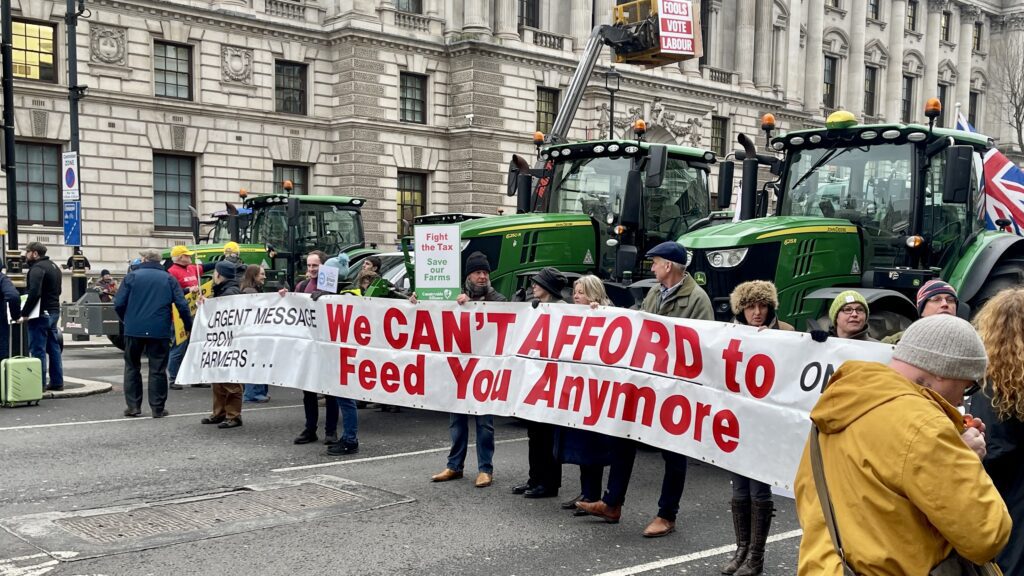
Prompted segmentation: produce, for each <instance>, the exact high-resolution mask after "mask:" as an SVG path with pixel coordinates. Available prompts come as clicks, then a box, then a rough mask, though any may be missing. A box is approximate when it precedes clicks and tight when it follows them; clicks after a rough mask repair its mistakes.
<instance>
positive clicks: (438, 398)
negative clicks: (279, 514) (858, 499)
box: [178, 294, 892, 489]
mask: <svg viewBox="0 0 1024 576" xmlns="http://www.w3.org/2000/svg"><path fill="white" fill-rule="evenodd" d="M891 351H892V347H891V346H886V345H881V344H872V343H866V342H858V341H853V340H840V339H837V338H831V339H829V340H828V341H826V342H825V343H818V342H814V341H812V340H811V338H810V336H809V335H808V334H805V333H799V332H782V331H777V330H764V331H761V332H758V331H757V330H756V329H754V328H751V327H749V326H739V325H733V324H724V323H720V322H707V321H700V320H678V319H672V318H666V317H661V316H654V315H650V314H647V313H644V312H639V311H633V310H625V309H622V308H598V309H591V308H589V307H585V306H575V305H569V304H559V305H549V304H541V305H540V306H538V307H537V308H533V307H531V306H528V305H525V304H516V303H474V302H470V303H467V304H465V305H462V306H459V305H457V304H454V303H450V302H444V303H442V302H420V303H419V304H418V305H417V304H412V303H409V302H406V301H403V300H387V299H377V298H359V297H356V296H333V297H324V298H320V299H319V300H318V301H316V302H314V301H312V299H311V298H309V297H308V296H305V295H300V294H288V295H286V296H284V297H281V296H279V295H277V294H262V295H244V296H228V297H222V298H214V299H212V300H208V301H206V302H205V303H204V304H203V305H202V306H200V308H199V313H198V317H197V319H196V322H195V326H194V330H193V332H192V345H191V346H190V347H189V349H188V353H187V355H186V357H185V362H184V363H183V364H182V368H181V372H180V373H179V374H178V381H179V382H181V383H184V384H198V383H214V382H246V383H256V384H271V385H274V386H287V387H291V388H299V389H302V390H308V391H310V392H318V393H323V394H328V395H332V396H342V397H347V398H355V399H361V400H366V401H369V402H380V403H384V404H394V405H400V406H409V407H414V408H425V409H428V410H439V411H445V412H460V413H465V414H482V413H483V414H495V415H499V416H517V417H520V418H525V419H527V420H534V421H538V422H548V423H551V424H557V425H560V426H570V427H575V428H582V429H586V430H594V431H597V432H601V433H604V434H611V435H614V436H620V437H628V438H632V439H635V440H638V441H640V442H643V443H645V444H649V445H652V446H656V447H659V448H666V449H669V450H672V451H675V452H679V453H682V454H686V455H688V456H691V457H694V458H699V459H701V460H704V461H706V462H709V463H712V464H714V465H716V466H721V467H723V468H726V469H729V470H732V471H735V472H737V473H740V474H743V475H745V476H749V477H752V478H755V479H758V480H761V481H764V482H769V483H771V484H775V485H776V486H780V487H784V488H787V489H788V488H790V487H791V484H792V480H793V477H794V475H795V473H796V468H797V464H798V463H799V460H800V455H801V452H802V450H803V446H804V442H805V440H806V439H807V431H808V428H809V423H810V420H809V419H808V413H809V411H810V409H811V408H812V407H813V406H814V403H815V402H816V401H817V398H818V396H819V394H820V393H821V389H822V386H823V385H824V383H825V382H826V381H827V380H828V378H829V376H830V375H831V374H832V372H833V371H834V370H835V369H836V368H838V366H839V365H840V364H842V362H844V361H845V360H848V359H858V360H873V361H880V362H885V361H887V360H888V358H889V356H890V354H891Z"/></svg>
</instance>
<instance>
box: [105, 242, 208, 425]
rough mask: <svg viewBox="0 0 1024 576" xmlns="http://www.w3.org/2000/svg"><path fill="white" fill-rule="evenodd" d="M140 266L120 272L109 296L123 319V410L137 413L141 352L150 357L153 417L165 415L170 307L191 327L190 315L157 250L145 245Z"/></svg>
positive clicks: (171, 324) (171, 326)
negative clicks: (123, 274) (115, 288)
mask: <svg viewBox="0 0 1024 576" xmlns="http://www.w3.org/2000/svg"><path fill="white" fill-rule="evenodd" d="M141 254H142V259H143V262H142V264H141V265H140V266H139V268H138V269H137V270H135V271H133V272H130V273H129V274H128V276H126V277H125V279H124V282H123V283H122V284H121V288H120V289H119V290H118V291H117V294H116V295H115V296H114V310H115V311H116V312H117V315H118V316H119V317H120V318H121V320H122V322H123V323H124V400H125V404H127V405H128V407H127V408H125V411H124V415H125V416H126V417H128V418H135V417H138V416H141V415H142V355H143V354H145V355H146V359H147V360H148V362H149V406H150V408H151V409H152V412H153V418H163V417H164V416H167V410H166V408H165V404H166V402H167V359H168V356H169V353H170V345H171V338H173V337H174V322H173V320H172V317H171V307H172V306H174V307H175V308H177V310H178V314H179V315H180V316H181V320H182V322H184V324H185V327H186V328H187V329H189V330H191V329H192V314H191V312H189V309H188V303H187V302H185V295H184V293H182V291H181V286H179V285H178V283H177V282H176V281H175V280H174V278H173V277H172V276H171V275H170V274H168V273H167V271H165V270H164V268H163V266H161V265H160V252H158V251H156V250H144V251H143V252H142V253H141Z"/></svg>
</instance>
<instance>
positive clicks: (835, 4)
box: [825, 0, 839, 8]
mask: <svg viewBox="0 0 1024 576" xmlns="http://www.w3.org/2000/svg"><path fill="white" fill-rule="evenodd" d="M825 5H826V6H830V7H832V8H839V0H825Z"/></svg>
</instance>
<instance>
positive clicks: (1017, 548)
mask: <svg viewBox="0 0 1024 576" xmlns="http://www.w3.org/2000/svg"><path fill="white" fill-rule="evenodd" d="M974 324H975V326H976V327H977V329H978V332H979V334H980V335H981V339H982V341H983V342H984V343H985V350H986V351H987V352H988V373H987V375H986V382H985V385H984V386H983V387H982V390H981V393H980V394H977V395H976V396H975V397H974V398H972V399H971V400H972V401H971V412H972V413H973V415H974V416H975V417H977V418H980V419H981V420H982V421H983V422H984V423H985V429H984V431H985V445H986V449H987V454H986V455H985V459H984V463H985V470H987V471H988V474H989V476H991V477H992V482H993V483H994V484H995V485H996V489H998V490H999V494H1000V495H1002V497H1003V500H1004V501H1005V502H1006V507H1007V508H1008V509H1009V511H1010V517H1011V518H1012V519H1013V530H1012V531H1011V533H1010V542H1009V544H1007V545H1006V548H1004V549H1003V551H1002V553H1000V554H999V556H997V557H996V563H997V564H999V567H1000V568H1001V569H1002V571H1003V573H1004V574H1024V361H1022V358H1024V288H1010V289H1007V290H1003V291H1002V292H1000V293H998V294H996V295H995V296H994V297H993V298H992V299H991V300H989V301H988V303H987V304H985V307H984V308H982V309H981V312H980V313H979V314H978V316H977V317H976V318H975V320H974Z"/></svg>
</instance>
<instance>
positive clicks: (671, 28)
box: [661, 18, 693, 36]
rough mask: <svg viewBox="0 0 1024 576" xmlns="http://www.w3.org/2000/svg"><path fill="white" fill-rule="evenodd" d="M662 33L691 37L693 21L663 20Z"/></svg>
mask: <svg viewBox="0 0 1024 576" xmlns="http://www.w3.org/2000/svg"><path fill="white" fill-rule="evenodd" d="M661 31H662V32H667V33H669V34H683V35H685V36H691V35H693V21H692V20H672V19H669V18H662V19H661Z"/></svg>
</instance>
